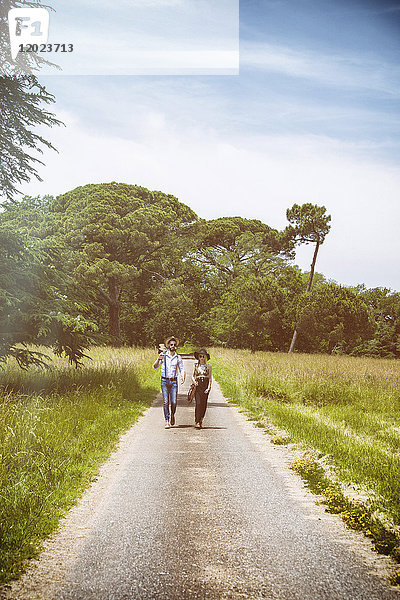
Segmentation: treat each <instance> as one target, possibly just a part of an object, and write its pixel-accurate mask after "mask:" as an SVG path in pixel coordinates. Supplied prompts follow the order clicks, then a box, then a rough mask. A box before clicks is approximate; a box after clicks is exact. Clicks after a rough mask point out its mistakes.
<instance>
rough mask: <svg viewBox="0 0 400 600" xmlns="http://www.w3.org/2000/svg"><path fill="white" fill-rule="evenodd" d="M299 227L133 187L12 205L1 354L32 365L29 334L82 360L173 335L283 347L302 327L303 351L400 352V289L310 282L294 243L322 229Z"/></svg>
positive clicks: (0, 244) (0, 217)
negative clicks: (210, 212) (215, 213)
mask: <svg viewBox="0 0 400 600" xmlns="http://www.w3.org/2000/svg"><path fill="white" fill-rule="evenodd" d="M295 206H296V205H295ZM303 207H306V209H307V210H308V211H309V212H310V211H311V213H312V212H313V210H315V211H317V213H318V214H320V215H321V214H322V213H321V207H313V205H303ZM297 208H299V207H297ZM322 208H323V207H322ZM323 210H324V209H323ZM318 211H319V212H318ZM288 214H290V211H288ZM327 220H329V217H328V218H327V219H325V233H324V235H326V233H327V231H328V230H329V229H328V228H327V227H326V222H327ZM303 229H304V228H303ZM300 233H302V234H303V235H300ZM300 233H299V228H297V229H296V227H293V225H288V227H287V228H286V229H285V230H284V231H277V230H276V229H273V228H271V227H269V226H268V225H266V224H264V223H262V222H261V221H258V220H254V219H253V220H249V219H244V218H241V217H223V218H220V219H216V220H210V221H207V220H204V219H199V218H198V216H197V215H196V214H195V213H194V212H193V210H192V209H190V208H189V207H188V206H186V205H185V204H182V203H181V202H179V201H178V200H177V199H176V198H175V197H173V196H171V195H167V194H164V193H161V192H157V191H155V192H151V191H149V190H147V189H145V188H143V187H139V186H136V185H127V184H117V183H110V184H94V185H86V186H83V187H79V188H76V189H75V190H72V191H71V192H68V193H66V194H63V195H61V196H58V197H57V198H52V197H48V196H46V197H37V198H31V197H25V198H23V200H22V201H20V202H18V203H14V202H8V203H6V204H5V205H4V210H3V212H2V213H1V214H0V248H1V250H0V253H1V254H0V268H1V290H0V327H1V332H0V333H1V339H0V345H1V347H0V354H1V356H3V357H5V356H7V355H9V354H14V355H16V357H17V359H19V360H20V362H21V364H22V365H24V364H28V363H29V361H30V360H31V359H32V355H31V354H30V353H29V350H27V349H25V348H24V347H23V346H21V343H44V344H47V345H53V347H55V349H56V350H58V351H59V352H60V353H61V352H64V353H66V354H67V355H68V356H69V357H70V359H71V360H72V361H75V362H78V361H79V358H80V357H81V356H82V355H83V352H84V349H85V347H87V345H88V343H89V342H90V340H92V341H93V340H95V341H97V342H99V341H100V342H101V343H112V344H114V345H120V344H128V345H148V344H155V343H156V342H158V341H160V340H162V339H163V338H164V337H165V335H166V334H169V333H171V332H173V333H174V334H175V335H178V336H179V337H180V338H181V340H184V341H188V342H192V343H196V344H215V345H226V346H230V347H235V348H250V349H252V350H271V351H287V350H288V348H289V345H290V341H291V338H292V334H293V331H294V329H296V330H297V332H298V340H297V346H296V350H298V351H301V352H324V353H347V354H354V355H368V356H377V357H379V356H380V357H398V356H400V294H399V293H395V292H392V291H390V290H389V289H386V288H376V289H366V288H365V287H364V286H359V287H356V288H349V287H344V286H341V285H338V284H336V283H333V282H330V281H327V280H326V279H324V277H323V276H321V275H319V274H318V273H317V274H316V275H315V277H314V281H313V285H312V287H311V290H310V291H309V292H308V293H305V290H306V286H307V280H308V274H306V273H302V272H301V270H300V269H299V268H298V267H296V266H293V264H292V262H291V260H292V259H293V257H294V248H295V244H296V243H299V242H304V241H306V242H307V241H315V242H316V243H317V240H316V238H315V237H312V236H311V237H308V238H307V236H304V231H303V232H300ZM306 233H307V232H306ZM322 241H323V238H322V239H321V240H320V242H321V243H322ZM318 243H319V242H318ZM36 359H37V360H38V361H40V356H36ZM24 361H25V363H24Z"/></svg>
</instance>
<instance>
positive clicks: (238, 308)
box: [210, 262, 301, 351]
mask: <svg viewBox="0 0 400 600" xmlns="http://www.w3.org/2000/svg"><path fill="white" fill-rule="evenodd" d="M300 285H301V276H300V273H299V270H298V269H297V268H296V267H291V266H289V265H284V264H281V263H279V262H278V264H277V265H276V266H275V268H274V269H271V270H270V272H269V273H265V274H264V275H255V274H254V273H247V274H243V275H241V276H240V277H236V278H235V279H234V280H233V281H232V282H231V284H230V285H229V286H228V288H227V289H226V291H225V293H224V294H223V295H222V297H221V300H220V302H219V303H218V304H216V305H215V306H214V307H213V309H212V310H211V316H210V330H211V336H212V341H213V342H214V343H217V344H220V343H223V344H228V345H229V346H233V347H236V348H250V349H251V350H252V351H255V350H271V351H276V350H283V347H284V344H286V343H287V340H288V339H289V335H290V327H291V320H290V318H289V315H288V311H289V309H290V307H291V303H292V301H293V296H295V295H296V294H297V293H298V292H299V289H300Z"/></svg>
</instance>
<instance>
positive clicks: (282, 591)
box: [4, 361, 399, 600]
mask: <svg viewBox="0 0 400 600" xmlns="http://www.w3.org/2000/svg"><path fill="white" fill-rule="evenodd" d="M187 363H188V364H189V365H190V366H189V367H188V368H189V369H191V364H190V362H189V361H187ZM187 387H188V383H186V384H185V386H183V387H182V389H181V390H180V395H179V397H178V410H177V421H176V425H175V426H174V427H173V428H170V429H164V420H163V414H162V402H161V398H160V397H159V398H158V399H157V400H156V402H155V403H154V405H153V406H152V407H151V408H150V409H149V410H148V411H147V412H146V414H145V415H144V416H143V417H142V418H141V419H140V420H139V421H138V423H137V424H136V425H135V426H134V427H133V428H132V429H131V430H130V431H129V432H128V433H127V434H125V435H124V436H123V438H122V441H121V444H120V447H119V449H118V451H117V452H116V453H114V455H113V456H112V457H111V459H110V461H109V462H108V463H107V464H106V465H105V466H104V468H103V469H102V471H101V474H100V476H99V478H98V480H97V481H96V482H95V483H94V484H93V485H92V487H91V488H90V490H89V491H88V492H87V494H86V495H85V496H84V498H82V500H81V501H80V502H79V504H78V505H77V506H76V507H75V508H74V509H73V510H72V511H71V512H70V514H69V515H68V517H67V519H66V520H65V523H64V525H63V527H62V529H61V531H60V532H59V533H57V534H56V535H55V536H53V537H52V538H51V539H50V541H49V542H48V543H47V544H46V550H45V551H44V553H43V556H42V557H41V559H40V560H39V561H38V563H37V565H36V566H35V568H33V569H30V570H29V572H28V574H27V576H26V577H24V578H23V579H22V580H21V581H20V582H17V583H16V584H14V585H13V586H12V587H11V589H9V590H8V592H7V593H6V595H5V596H4V597H6V598H13V599H17V598H18V599H21V600H22V599H28V598H29V599H30V600H32V599H37V600H43V599H45V600H92V599H93V600H111V599H115V600H134V599H138V600H139V599H141V600H142V599H143V600H152V599H161V600H164V599H165V600H179V599H210V600H211V599H212V600H223V599H228V598H229V599H231V598H232V599H240V598H241V599H244V598H246V599H258V598H260V599H265V598H267V599H270V600H322V599H330V600H340V599H343V600H352V599H360V600H375V599H376V600H386V599H394V598H396V599H399V594H398V592H397V590H395V589H393V588H390V587H389V586H388V585H387V584H386V583H385V579H384V577H383V576H387V571H386V569H387V567H388V566H390V565H389V562H388V559H386V558H382V557H379V556H378V555H376V554H374V553H373V552H372V551H371V549H370V545H369V542H368V541H367V540H365V539H364V538H362V536H361V535H360V534H356V533H354V532H351V531H348V530H347V529H346V528H345V526H344V525H343V523H342V522H341V520H340V519H339V518H338V517H337V516H334V515H329V514H327V513H326V512H325V511H324V508H323V507H322V506H318V505H316V504H315V498H314V497H313V496H312V495H311V494H310V493H309V492H308V491H307V490H306V489H305V488H304V485H303V484H302V482H301V480H300V478H299V477H298V476H297V475H296V474H295V473H293V472H292V471H291V470H290V469H289V467H288V465H289V459H290V456H289V454H290V453H289V450H288V449H286V448H282V447H276V446H273V445H272V444H270V443H269V441H268V438H267V437H266V436H265V435H264V434H263V432H262V430H260V429H258V428H256V427H254V425H253V424H252V423H251V422H249V421H247V420H246V418H245V417H244V415H243V414H241V413H240V412H239V411H238V410H237V408H236V407H234V406H232V405H231V404H228V403H227V402H226V400H225V399H224V398H223V396H222V394H221V392H220V390H219V388H218V386H217V385H216V384H214V386H213V390H212V392H211V395H210V399H209V407H208V411H207V414H206V418H205V420H204V428H203V429H202V430H196V429H194V427H193V425H194V406H193V405H188V404H187V401H186V394H185V392H186V390H187ZM385 561H386V562H385Z"/></svg>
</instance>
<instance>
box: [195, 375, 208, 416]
mask: <svg viewBox="0 0 400 600" xmlns="http://www.w3.org/2000/svg"><path fill="white" fill-rule="evenodd" d="M194 377H195V379H196V381H197V382H198V385H197V386H196V394H195V401H196V408H195V413H194V420H195V422H196V423H200V424H201V422H202V420H203V419H204V415H205V414H206V410H207V400H208V393H205V390H206V389H207V387H208V384H209V382H210V379H209V368H208V365H200V364H197V365H196V366H195V368H194Z"/></svg>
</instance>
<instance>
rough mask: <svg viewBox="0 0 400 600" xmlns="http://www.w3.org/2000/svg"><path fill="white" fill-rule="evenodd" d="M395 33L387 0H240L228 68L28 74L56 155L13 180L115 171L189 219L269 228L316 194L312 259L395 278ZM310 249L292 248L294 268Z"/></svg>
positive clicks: (54, 185)
mask: <svg viewBox="0 0 400 600" xmlns="http://www.w3.org/2000/svg"><path fill="white" fill-rule="evenodd" d="M187 2H188V3H187ZM107 3H108V4H110V3H109V0H99V2H97V4H96V5H97V6H102V7H103V8H106V5H107ZM88 4H89V5H90V3H87V2H86V1H85V2H83V0H82V1H80V0H75V1H74V2H73V3H72V6H73V5H75V7H78V8H80V9H81V11H83V10H84V6H86V7H87V6H88ZM123 4H124V6H126V8H127V10H132V11H134V10H136V8H137V6H138V4H140V5H141V9H142V10H143V5H146V4H147V5H149V6H148V8H149V9H150V5H151V15H152V16H151V22H152V23H153V24H154V22H155V21H157V15H159V16H160V19H161V16H162V19H163V20H164V21H165V19H166V15H167V14H168V10H169V9H171V10H172V9H173V10H174V11H175V12H174V18H176V17H177V16H179V14H180V13H179V11H183V12H182V14H185V15H186V16H185V18H187V15H188V14H189V13H188V7H189V8H190V5H191V4H192V3H191V2H189V0H124V3H123ZM206 4H207V1H206V0H204V2H203V6H204V9H205V8H206ZM108 10H112V8H111V4H110V6H109V7H108ZM171 14H172V13H171ZM149 15H150V12H149ZM56 18H58V16H57V17H56ZM209 21H210V19H209ZM88 22H90V20H89V21H88ZM128 22H129V21H128V20H127V22H126V23H125V24H124V25H123V26H122V27H123V31H122V33H121V35H122V34H123V37H124V38H125V39H127V36H128V37H129V27H130V26H129V25H128ZM143 22H144V21H143ZM187 23H188V22H186V24H187ZM229 28H230V33H232V30H233V29H232V22H231V23H230V24H229ZM193 31H194V30H193ZM212 34H213V32H212V31H211V32H208V33H207V32H205V31H204V28H203V30H202V33H201V36H200V34H199V38H198V39H199V40H200V38H201V39H203V38H207V36H208V35H209V37H208V39H211V37H212ZM214 34H215V31H214ZM399 34H400V2H387V1H383V2H382V1H381V2H379V3H378V2H371V1H369V0H363V1H361V0H360V1H357V2H353V1H351V0H348V1H347V2H341V1H338V0H335V1H334V2H333V1H325V0H288V1H284V0H270V1H268V0H259V1H256V0H242V1H241V2H240V72H239V74H238V75H220V74H214V75H182V74H181V75H174V76H169V75H157V76H152V75H140V76H139V75H125V76H116V75H114V76H110V75H109V76H98V75H97V76H95V75H92V76H67V75H62V76H60V75H52V76H46V77H42V79H43V81H44V82H45V83H46V85H47V87H48V89H49V90H50V91H52V92H53V93H54V94H55V96H56V99H57V103H56V105H55V112H56V113H57V115H58V116H59V117H60V118H61V119H63V121H64V122H65V124H66V127H65V128H60V129H57V130H51V131H46V132H45V135H46V136H47V138H49V139H51V141H52V142H53V143H54V144H55V146H56V147H57V148H58V150H59V154H55V153H48V152H46V154H45V161H46V165H47V166H46V168H42V169H41V175H42V177H43V179H44V181H43V183H36V182H31V183H30V184H29V185H27V186H25V187H24V190H23V191H24V192H25V193H29V194H32V195H34V194H44V193H51V194H58V193H63V192H65V191H67V190H69V189H72V188H74V187H76V186H78V185H84V184H86V183H92V182H102V181H124V182H128V183H135V184H139V185H143V186H145V187H148V188H150V189H161V190H163V191H165V192H168V193H172V194H175V195H176V196H177V197H178V198H179V199H180V200H181V201H182V202H185V203H186V204H188V205H190V206H191V207H192V208H193V209H194V210H195V211H196V212H197V213H198V215H199V216H201V217H206V218H216V217H218V216H222V215H227V214H229V215H235V214H238V215H242V216H245V217H249V218H259V219H261V220H263V221H265V222H266V223H268V224H269V225H271V226H274V227H277V228H283V227H285V225H286V218H285V213H286V209H287V208H288V207H290V206H292V205H293V204H294V203H295V202H296V203H300V204H301V203H303V202H313V203H316V204H323V205H325V206H326V207H327V210H328V212H329V213H330V214H331V215H332V230H331V232H330V233H329V235H328V237H327V239H326V242H325V244H324V245H323V246H322V248H321V251H320V256H319V261H318V265H317V269H318V270H319V271H320V272H322V273H324V275H325V276H326V277H328V278H330V279H333V280H335V281H338V282H339V283H342V284H345V285H356V284H358V283H365V284H366V285H367V286H368V287H375V286H384V287H390V288H392V289H395V290H400V269H399V267H398V264H397V263H398V256H399V255H400V236H399V234H398V231H397V229H398V225H397V224H398V222H399V221H400V202H399V192H400V173H399V169H398V163H399V158H400V135H399V134H400V114H399V101H400V63H399V51H400V35H399ZM210 36H211V37H210ZM145 37H146V36H144V37H143V39H142V42H143V43H144V41H143V40H144V39H145ZM186 37H187V36H186ZM193 39H194V38H193ZM60 41H61V40H60ZM196 43H197V42H196ZM210 44H211V42H210ZM311 255H312V249H311V248H310V247H307V246H306V247H303V248H300V249H299V251H298V253H297V257H296V262H297V264H299V265H300V266H301V267H302V268H304V269H307V268H308V265H309V263H310V261H311V258H312V256H311Z"/></svg>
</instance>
